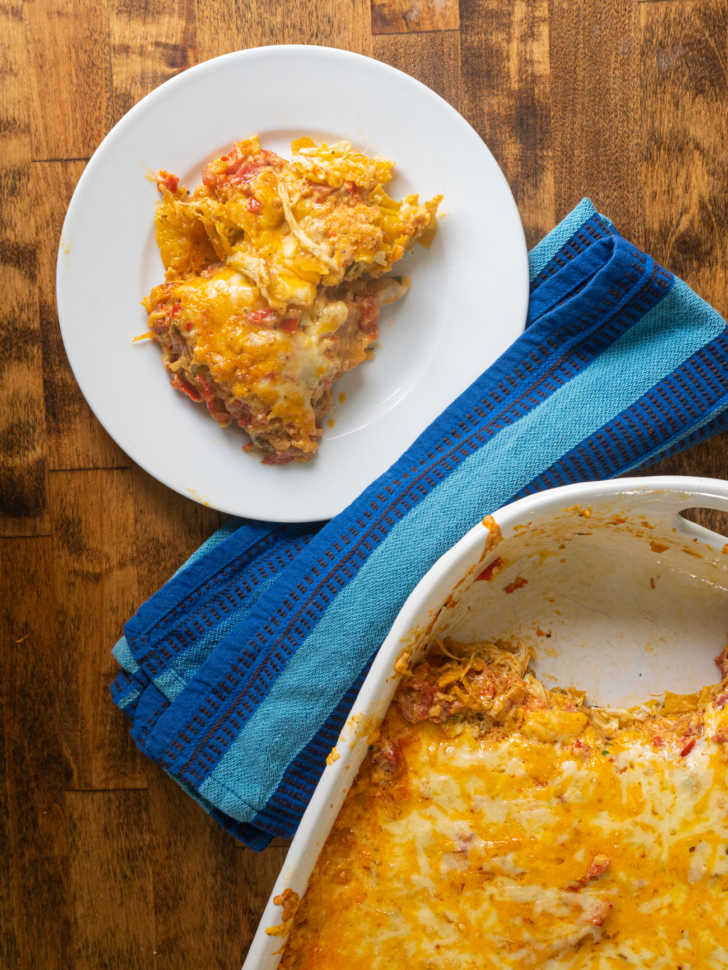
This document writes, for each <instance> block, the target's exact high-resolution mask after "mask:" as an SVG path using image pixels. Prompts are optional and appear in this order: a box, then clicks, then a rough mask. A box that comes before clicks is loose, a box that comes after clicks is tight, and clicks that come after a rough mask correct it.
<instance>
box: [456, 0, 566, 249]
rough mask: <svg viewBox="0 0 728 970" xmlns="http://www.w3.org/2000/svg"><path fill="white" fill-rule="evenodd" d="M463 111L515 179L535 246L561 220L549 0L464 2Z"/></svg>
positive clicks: (529, 237)
mask: <svg viewBox="0 0 728 970" xmlns="http://www.w3.org/2000/svg"><path fill="white" fill-rule="evenodd" d="M460 22H461V38H462V39H461V63H462V74H463V88H464V100H463V109H464V114H465V116H466V118H467V119H468V120H469V121H470V123H471V124H472V125H473V127H474V128H475V129H476V130H477V131H478V132H479V133H480V134H481V135H482V137H483V139H484V140H485V142H486V144H487V145H488V147H489V148H490V150H491V151H492V152H493V154H494V155H495V157H496V158H497V160H498V162H499V163H500V165H501V167H502V168H503V171H504V172H505V175H506V178H507V179H508V181H509V183H510V186H511V189H512V191H513V194H514V196H515V199H516V202H517V204H518V208H519V210H520V213H521V219H522V220H523V225H524V229H525V232H526V239H527V241H528V244H529V246H531V245H533V244H534V243H535V242H537V241H538V240H539V239H540V238H541V237H542V236H543V235H544V234H545V233H546V232H548V230H549V229H552V228H553V225H554V221H555V211H554V209H555V189H554V165H553V158H552V147H551V124H552V120H551V108H550V99H551V93H550V70H551V68H550V53H549V3H548V0H534V2H526V0H515V2H513V3H510V4H504V3H501V2H500V0H462V2H461V5H460Z"/></svg>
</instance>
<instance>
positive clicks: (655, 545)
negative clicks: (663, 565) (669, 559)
mask: <svg viewBox="0 0 728 970" xmlns="http://www.w3.org/2000/svg"><path fill="white" fill-rule="evenodd" d="M669 548H670V547H669V546H666V545H665V543H664V542H657V541H656V540H655V539H653V540H652V541H651V542H650V549H651V550H652V551H653V552H665V551H666V550H667V549H669Z"/></svg>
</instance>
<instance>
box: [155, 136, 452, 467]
mask: <svg viewBox="0 0 728 970" xmlns="http://www.w3.org/2000/svg"><path fill="white" fill-rule="evenodd" d="M292 148H293V154H292V158H291V160H290V161H287V160H285V159H283V158H281V157H280V156H278V155H276V154H275V153H273V152H269V151H265V150H264V149H262V148H261V146H260V144H259V142H258V139H257V138H249V139H246V140H245V141H241V142H238V143H237V144H236V145H235V146H234V147H233V149H232V150H231V151H230V152H229V153H228V154H227V155H224V156H222V157H221V158H217V159H215V160H214V161H212V162H210V163H209V165H207V166H206V168H205V169H204V171H203V176H202V182H203V184H202V185H201V186H199V187H198V188H197V189H195V191H194V192H192V193H190V192H188V191H187V189H185V188H184V187H182V186H180V184H179V180H178V179H177V177H176V176H174V175H170V174H169V173H168V172H159V173H158V174H157V184H158V186H159V188H160V191H161V193H162V201H161V202H160V204H159V206H158V208H157V214H156V235H157V243H158V246H159V251H160V254H161V257H162V261H163V263H164V266H165V270H166V281H165V282H164V283H162V284H160V285H159V286H156V287H155V288H154V289H153V290H152V291H151V293H150V294H149V296H148V297H147V298H146V300H145V301H144V305H145V307H146V309H147V311H148V314H149V328H150V333H151V334H152V336H153V337H154V339H155V340H156V341H157V342H158V343H159V344H160V346H161V347H162V354H163V362H164V365H165V368H166V369H167V371H168V373H169V376H170V379H171V382H172V385H173V386H174V387H175V388H177V389H178V390H180V391H182V392H183V393H185V394H187V396H188V397H190V398H191V399H192V400H194V401H204V403H205V404H206V405H207V408H208V410H209V412H210V414H211V415H212V417H213V418H214V419H215V420H216V421H217V422H218V423H219V424H221V425H227V424H230V423H231V422H234V423H237V424H238V425H239V426H240V427H241V428H243V430H245V431H246V432H247V434H248V436H249V437H250V439H251V446H252V447H253V448H254V449H255V450H256V451H258V452H259V453H261V454H262V455H263V456H264V460H267V461H269V462H276V463H282V462H286V461H291V460H299V461H306V460H308V459H310V458H311V457H312V456H313V454H314V453H315V452H316V450H317V448H318V444H319V440H320V437H321V428H322V425H323V420H324V418H325V416H326V413H327V412H328V410H329V408H330V405H331V391H332V387H333V385H334V383H335V381H336V380H337V378H338V377H339V376H340V375H341V374H343V373H344V372H346V371H347V370H350V369H351V368H353V367H356V366H357V365H358V364H360V363H361V362H362V361H364V360H366V359H367V357H368V356H370V355H371V353H372V351H373V347H374V344H375V342H376V339H377V336H378V330H377V320H378V317H379V312H380V308H381V307H382V306H384V305H386V304H388V303H392V302H394V301H395V300H397V299H399V298H400V297H402V296H403V295H404V294H405V293H406V290H407V287H408V285H409V283H408V281H407V280H405V279H402V278H401V277H385V276H384V274H386V273H387V272H388V271H389V270H390V269H391V268H392V266H393V265H394V263H395V262H396V261H397V260H399V259H400V258H401V257H402V256H403V255H404V253H405V252H406V251H407V250H408V249H409V248H411V247H412V245H413V244H414V242H415V241H416V240H419V241H420V242H423V243H427V242H428V241H429V240H430V239H431V238H432V235H433V234H434V232H435V228H436V211H437V207H438V204H439V201H440V199H439V197H438V198H435V199H433V200H431V201H430V202H426V203H424V204H423V205H421V204H420V203H419V201H418V198H417V196H408V197H407V198H405V199H403V200H401V201H395V200H394V199H392V198H390V197H389V196H388V195H387V193H386V192H385V191H384V186H385V185H386V183H387V182H388V181H389V180H390V179H391V174H392V167H393V166H392V163H391V162H389V161H387V160H386V159H382V158H369V157H368V156H366V155H363V154H362V153H361V152H358V151H356V150H355V149H354V148H352V146H351V145H349V144H348V143H345V142H342V143H339V144H335V145H325V144H323V145H319V146H316V145H314V143H313V142H312V141H311V140H310V139H299V140H298V141H297V142H294V143H293V146H292Z"/></svg>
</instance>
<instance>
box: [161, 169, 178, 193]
mask: <svg viewBox="0 0 728 970" xmlns="http://www.w3.org/2000/svg"><path fill="white" fill-rule="evenodd" d="M156 180H157V188H158V189H159V191H160V192H162V191H163V190H164V189H167V191H168V192H171V193H172V195H174V193H175V192H176V191H177V189H178V188H179V179H178V178H177V176H176V175H172V173H171V172H167V171H165V170H164V169H163V168H160V170H159V171H158V172H157V175H156Z"/></svg>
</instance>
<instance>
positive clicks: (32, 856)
mask: <svg viewBox="0 0 728 970" xmlns="http://www.w3.org/2000/svg"><path fill="white" fill-rule="evenodd" d="M52 552H53V551H52V542H51V539H50V538H48V537H37V538H33V539H28V538H26V539H0V556H1V557H2V567H3V568H2V569H0V603H2V604H3V607H4V608H3V610H2V611H0V643H2V649H0V685H1V687H0V689H1V690H2V717H3V728H4V734H5V764H4V768H5V778H4V785H3V789H4V792H3V797H2V798H0V801H4V802H5V804H6V806H7V813H8V829H9V835H10V844H11V846H12V852H11V854H10V856H9V857H8V858H7V859H6V858H5V857H3V866H2V868H5V867H6V864H7V867H8V870H9V873H10V874H11V879H12V894H13V901H14V907H13V908H14V913H13V916H14V921H13V922H14V925H13V927H12V928H13V929H14V933H13V936H14V938H15V939H14V942H13V939H12V937H10V936H9V938H8V940H7V941H6V943H7V944H8V946H9V948H14V949H15V950H16V952H18V953H19V961H20V963H19V965H20V966H21V967H33V968H36V967H37V968H39V970H40V968H42V970H56V968H58V970H61V968H63V970H65V968H66V967H67V963H66V961H65V957H64V954H66V953H67V952H68V943H69V927H70V914H69V909H68V902H67V892H68V884H67V869H68V866H67V842H66V827H65V818H64V803H63V798H64V794H63V791H64V788H65V786H66V785H67V784H68V782H69V780H70V778H71V775H72V771H71V766H70V764H69V761H68V758H67V756H66V752H65V750H64V747H63V744H62V741H61V737H60V734H59V731H58V724H59V722H60V720H61V719H62V718H63V716H64V712H65V710H66V701H67V698H66V696H65V690H64V688H65V684H64V681H63V679H62V677H61V676H60V667H59V662H58V653H57V649H56V642H55V602H54V598H53V596H52V595H49V587H50V586H51V576H52V574H53V555H52ZM4 930H5V927H4V926H3V932H4ZM3 932H0V936H2V935H3ZM16 965H17V964H13V963H9V964H7V963H3V967H5V966H7V967H10V968H13V970H14V967H15V966H16Z"/></svg>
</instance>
